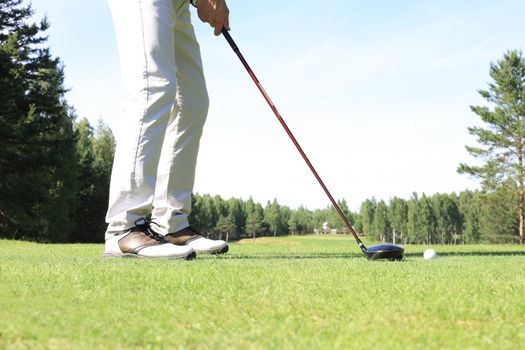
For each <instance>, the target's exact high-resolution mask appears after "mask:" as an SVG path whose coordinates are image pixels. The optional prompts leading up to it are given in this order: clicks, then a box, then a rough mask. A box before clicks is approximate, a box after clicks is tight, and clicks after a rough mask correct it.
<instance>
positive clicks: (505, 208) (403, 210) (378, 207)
mask: <svg viewBox="0 0 525 350" xmlns="http://www.w3.org/2000/svg"><path fill="white" fill-rule="evenodd" d="M515 197H516V196H515V191H514V190H513V189H512V188H509V187H503V188H501V189H499V190H498V191H494V192H481V191H463V192H461V193H459V194H455V193H451V194H435V195H433V196H427V195H425V194H424V193H423V194H421V195H418V194H417V193H414V194H413V195H412V197H411V198H410V199H408V200H406V199H402V198H397V197H394V198H392V199H391V200H390V201H389V202H388V203H385V202H384V201H383V200H380V201H377V200H375V199H373V198H372V199H367V200H365V201H364V202H363V203H362V205H361V209H360V212H359V215H357V216H356V222H355V226H356V229H357V230H358V231H359V232H362V233H363V234H364V235H366V236H368V237H370V238H372V239H375V240H380V241H384V242H393V241H395V242H398V243H403V244H407V243H416V244H423V243H425V244H432V243H437V244H466V243H480V242H487V243H488V242H490V243H519V236H518V235H517V234H516V233H517V232H518V225H519V223H518V201H517V200H516V198H515Z"/></svg>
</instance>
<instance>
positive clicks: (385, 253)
mask: <svg viewBox="0 0 525 350" xmlns="http://www.w3.org/2000/svg"><path fill="white" fill-rule="evenodd" d="M404 253H405V249H404V248H403V247H400V246H397V245H393V244H378V245H374V246H372V247H369V248H367V249H366V251H365V254H366V255H367V257H368V259H369V260H381V259H386V260H403V255H404Z"/></svg>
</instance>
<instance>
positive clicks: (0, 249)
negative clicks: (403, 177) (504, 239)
mask: <svg viewBox="0 0 525 350" xmlns="http://www.w3.org/2000/svg"><path fill="white" fill-rule="evenodd" d="M405 248H406V251H407V258H406V260H405V261H402V262H383V261H368V260H366V258H365V257H363V256H362V255H361V254H360V253H359V251H358V247H357V245H356V244H355V242H354V241H353V240H352V239H351V238H348V237H333V236H326V237H320V236H306V237H283V238H264V239H258V240H257V241H256V243H255V244H254V243H253V242H252V241H251V240H247V241H244V242H240V243H235V244H232V245H231V250H230V253H228V254H227V255H226V256H219V257H218V256H199V257H198V258H197V259H196V260H194V261H190V262H185V261H161V260H154V261H152V260H130V259H124V260H118V259H117V260H103V259H101V258H100V255H101V252H102V249H103V247H102V245H71V244H69V245H58V244H57V245H44V244H35V243H27V242H15V241H1V240H0V283H1V284H0V349H40V348H42V349H94V348H107V349H120V348H133V349H149V348H152V349H163V348H165V349H173V348H174V349H177V348H180V349H219V348H224V349H231V348H240V349H292V348H293V349H318V348H322V349H334V348H336V349H349V348H353V349H370V348H373V349H387V348H393V349H423V348H425V349H427V348H430V349H443V348H453V349H464V348H472V349H517V348H522V347H523V344H524V343H525V252H524V249H523V248H522V247H520V246H506V245H497V246H496V245H494V246H488V245H469V246H454V247H453V246H435V247H433V248H434V249H436V251H437V252H438V258H437V259H436V260H433V261H425V260H423V259H422V252H423V250H424V249H425V248H427V247H424V246H406V247H405Z"/></svg>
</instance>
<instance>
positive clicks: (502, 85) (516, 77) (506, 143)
mask: <svg viewBox="0 0 525 350" xmlns="http://www.w3.org/2000/svg"><path fill="white" fill-rule="evenodd" d="M489 74H490V77H491V78H492V81H491V82H489V84H488V90H479V91H478V92H479V94H480V95H481V96H482V97H483V98H484V99H485V100H486V101H487V102H488V103H489V106H471V109H472V111H473V112H474V113H475V114H477V115H478V116H479V117H480V118H481V120H482V121H483V122H484V126H473V127H470V128H469V129H468V130H469V133H470V134H471V135H474V136H476V137H477V142H478V143H479V144H480V145H481V147H478V146H474V147H472V146H466V148H467V151H468V152H469V153H470V154H471V155H472V156H474V157H476V158H478V159H480V160H482V161H483V162H484V164H483V165H480V166H472V165H467V164H464V163H462V164H460V166H459V168H458V172H460V173H467V174H470V175H473V176H475V177H478V178H480V179H481V181H482V185H483V187H484V189H485V190H487V191H493V190H495V189H497V188H499V187H501V186H502V184H503V183H505V182H506V181H511V182H512V183H514V184H515V187H516V196H517V201H518V206H519V214H518V215H519V229H518V231H519V237H520V243H521V244H525V234H524V229H525V228H524V225H525V222H524V220H525V218H524V216H525V189H524V180H525V173H524V167H523V166H524V164H523V162H524V160H523V156H524V147H525V58H524V57H523V54H522V53H521V51H517V50H512V51H508V52H506V53H505V54H504V55H503V59H501V60H500V61H498V62H497V63H495V64H494V63H491V65H490V72H489Z"/></svg>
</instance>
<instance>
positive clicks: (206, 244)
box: [165, 226, 229, 254]
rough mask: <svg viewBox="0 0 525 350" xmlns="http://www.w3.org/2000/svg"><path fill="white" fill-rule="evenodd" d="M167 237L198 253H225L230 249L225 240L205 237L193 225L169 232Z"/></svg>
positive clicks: (172, 241) (170, 240)
mask: <svg viewBox="0 0 525 350" xmlns="http://www.w3.org/2000/svg"><path fill="white" fill-rule="evenodd" d="M165 238H166V240H168V241H169V242H171V243H173V244H175V245H178V246H182V247H191V248H193V250H195V252H197V253H204V254H224V253H226V252H228V249H229V248H228V243H226V242H225V241H223V240H215V239H209V238H205V237H203V236H202V235H201V234H200V233H199V232H198V231H197V230H195V229H194V228H193V227H191V226H188V227H186V228H184V229H182V230H180V231H177V232H175V233H169V234H167V235H166V236H165Z"/></svg>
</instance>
